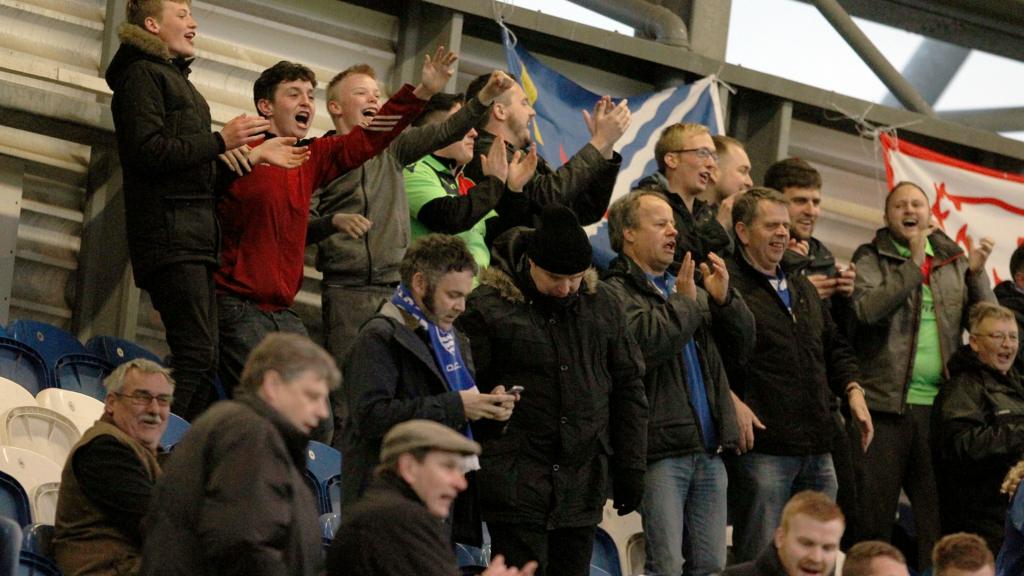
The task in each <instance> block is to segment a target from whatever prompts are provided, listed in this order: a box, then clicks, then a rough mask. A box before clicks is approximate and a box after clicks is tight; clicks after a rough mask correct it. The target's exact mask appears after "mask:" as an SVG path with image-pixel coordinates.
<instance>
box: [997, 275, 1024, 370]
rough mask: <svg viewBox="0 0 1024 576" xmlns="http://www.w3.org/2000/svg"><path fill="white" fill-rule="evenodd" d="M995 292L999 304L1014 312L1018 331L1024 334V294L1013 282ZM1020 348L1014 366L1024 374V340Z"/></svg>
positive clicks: (999, 286)
mask: <svg viewBox="0 0 1024 576" xmlns="http://www.w3.org/2000/svg"><path fill="white" fill-rule="evenodd" d="M993 292H995V294H996V300H999V304H1001V305H1003V306H1006V307H1007V308H1009V309H1010V310H1013V315H1014V316H1016V317H1017V330H1018V331H1019V332H1020V333H1021V334H1024V292H1022V291H1021V290H1020V288H1017V285H1016V284H1014V283H1013V281H1012V280H1005V281H1003V282H1000V283H999V285H998V286H996V287H995V289H994V290H993ZM1019 346H1020V347H1019V348H1018V349H1017V359H1016V360H1015V361H1014V363H1013V365H1014V367H1015V368H1016V369H1017V373H1018V374H1024V340H1021V341H1020V344H1019Z"/></svg>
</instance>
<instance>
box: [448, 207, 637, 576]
mask: <svg viewBox="0 0 1024 576" xmlns="http://www.w3.org/2000/svg"><path fill="white" fill-rule="evenodd" d="M590 257H591V252H590V243H589V242H588V240H587V235H586V233H585V232H584V231H583V229H582V228H581V227H580V225H579V222H578V221H577V220H576V216H575V215H574V214H573V212H572V211H571V210H569V209H568V208H566V207H564V206H561V205H557V204H556V205H549V206H546V207H545V208H544V210H543V212H542V213H541V217H540V225H539V226H538V227H537V228H536V229H535V230H531V229H529V228H521V227H520V228H513V229H511V230H509V231H508V232H506V233H504V234H502V235H501V236H499V237H498V238H497V239H496V240H495V241H494V244H493V246H492V249H491V266H490V268H488V269H486V270H485V271H484V272H483V273H481V275H480V286H479V287H477V289H476V290H474V291H473V293H472V294H471V295H470V297H469V300H468V301H467V303H466V306H467V310H466V312H464V313H463V314H462V315H461V316H460V317H459V319H458V320H457V322H456V323H457V325H458V327H459V330H460V331H461V332H462V333H463V334H465V335H466V336H468V337H469V339H470V344H471V348H472V355H473V358H474V359H475V363H476V370H477V372H476V374H477V381H476V382H477V386H478V387H479V389H480V391H481V392H487V391H490V390H491V389H492V388H494V387H495V386H498V385H502V386H504V387H505V389H506V390H512V389H514V388H513V387H514V386H521V387H522V388H523V389H522V391H521V394H520V401H519V402H518V403H517V405H516V411H515V412H514V413H513V415H512V418H511V419H510V420H509V421H508V422H486V423H485V424H484V425H482V426H479V427H478V429H475V430H474V431H475V432H476V433H477V436H476V437H477V438H478V440H479V441H480V443H481V444H482V445H483V453H482V455H481V457H480V470H479V472H478V475H477V479H478V485H479V501H480V509H481V512H482V515H483V518H484V520H485V521H487V527H488V530H489V531H490V534H491V548H492V553H494V554H502V555H504V556H505V558H506V559H507V560H508V561H509V562H511V563H513V565H517V564H518V565H521V564H522V563H524V562H527V561H530V560H537V561H538V562H539V563H540V569H539V570H538V571H537V574H538V575H543V574H549V575H556V574H557V575H559V576H563V575H564V576H584V575H586V574H588V573H589V569H590V556H591V551H592V546H593V540H594V532H595V528H596V527H597V524H598V522H600V520H601V515H602V509H603V506H604V503H605V500H606V499H607V498H608V496H609V494H608V491H607V482H606V479H607V478H608V476H609V474H610V475H611V477H612V481H613V482H612V485H613V486H612V488H613V497H614V501H615V507H616V509H618V511H619V514H620V515H625V514H628V513H629V512H632V511H633V510H635V509H636V507H637V506H638V505H639V503H640V500H641V498H642V497H643V488H644V481H643V480H644V470H645V466H646V463H645V462H646V442H647V399H646V396H645V395H644V388H643V382H642V380H641V377H642V375H643V359H642V356H641V354H640V352H639V350H638V348H637V346H636V343H635V342H634V341H633V338H632V337H631V336H630V334H629V331H628V330H627V327H626V322H625V318H624V317H623V315H622V312H621V309H620V307H619V305H618V303H617V300H615V296H614V295H613V294H612V293H611V292H610V291H609V290H608V288H607V287H606V286H604V285H603V284H601V283H600V282H599V281H598V279H597V274H596V272H595V271H594V270H593V269H592V268H591V267H590Z"/></svg>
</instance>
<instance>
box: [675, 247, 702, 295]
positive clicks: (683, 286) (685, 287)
mask: <svg viewBox="0 0 1024 576" xmlns="http://www.w3.org/2000/svg"><path fill="white" fill-rule="evenodd" d="M694 268H695V266H694V262H693V257H692V256H690V253H689V252H687V253H686V256H683V263H682V265H681V266H680V267H679V275H678V276H676V292H679V293H680V294H683V295H684V296H686V297H688V298H690V299H691V300H696V299H697V283H696V282H695V281H694V279H693V270H694Z"/></svg>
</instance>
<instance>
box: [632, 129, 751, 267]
mask: <svg viewBox="0 0 1024 576" xmlns="http://www.w3.org/2000/svg"><path fill="white" fill-rule="evenodd" d="M654 157H655V160H657V162H658V171H657V172H655V173H654V174H651V175H649V176H647V177H645V178H643V179H642V180H640V182H639V183H638V184H637V187H638V188H649V189H652V190H657V191H659V192H661V193H663V194H664V195H665V196H667V197H668V199H669V204H671V206H672V214H673V216H674V218H675V228H676V230H677V231H678V233H679V235H678V238H677V242H676V254H675V259H674V261H673V263H672V266H670V267H669V272H671V273H672V274H678V272H679V267H680V266H681V265H682V262H683V257H684V256H686V253H687V252H689V253H690V254H691V256H692V258H693V259H694V262H695V263H696V264H697V265H700V264H701V263H704V262H707V261H708V253H709V252H714V253H715V254H718V255H719V256H722V257H725V256H726V255H728V254H730V253H731V252H732V239H731V238H730V236H729V233H728V232H726V230H725V228H723V227H722V225H721V224H720V223H719V222H718V219H717V215H718V212H717V210H716V209H715V208H714V207H712V206H711V205H710V204H708V203H707V202H705V201H704V200H701V199H700V198H699V196H700V195H701V194H704V193H705V192H706V191H707V190H709V189H710V188H712V187H713V186H714V180H715V171H716V167H717V165H718V152H716V151H715V141H714V140H713V139H712V138H711V132H709V131H708V128H707V126H703V125H701V124H673V125H671V126H669V127H668V128H665V129H664V130H663V131H662V132H661V136H660V137H659V138H658V143H657V144H655V145H654Z"/></svg>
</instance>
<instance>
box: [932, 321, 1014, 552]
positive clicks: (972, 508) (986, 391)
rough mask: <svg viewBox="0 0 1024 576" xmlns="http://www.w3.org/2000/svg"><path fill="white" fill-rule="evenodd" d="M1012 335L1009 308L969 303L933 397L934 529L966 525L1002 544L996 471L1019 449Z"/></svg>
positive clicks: (1000, 473)
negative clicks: (965, 327)
mask: <svg viewBox="0 0 1024 576" xmlns="http://www.w3.org/2000/svg"><path fill="white" fill-rule="evenodd" d="M1019 341H1020V334H1019V333H1018V329H1017V321H1016V319H1015V318H1014V316H1013V311H1012V310H1010V309H1008V308H1004V307H1003V306H999V305H997V304H994V303H992V302H979V303H978V304H975V305H974V307H973V308H971V314H970V340H969V343H968V344H967V345H966V346H961V347H960V349H959V350H957V351H956V353H955V354H954V355H953V357H952V358H950V360H949V363H948V364H947V365H946V367H947V369H948V370H949V379H948V380H946V382H945V383H943V385H942V387H941V388H940V389H939V395H938V396H937V397H936V398H935V408H934V411H933V416H934V417H935V427H934V430H933V436H932V437H933V440H934V441H935V446H936V448H937V449H936V459H937V462H936V464H937V465H936V481H937V484H938V487H939V516H940V518H941V521H942V532H943V533H946V534H949V533H951V532H971V533H973V534H978V535H979V536H982V537H983V538H985V540H986V542H987V543H988V546H989V548H991V549H992V550H999V549H1000V547H1001V546H1002V543H1003V534H1004V531H1003V521H1004V520H1005V518H1006V509H1007V507H1008V506H1009V501H1008V500H1007V498H1006V495H1005V494H1003V493H1001V491H1000V487H1001V486H1002V483H1003V478H1004V477H1005V476H1006V474H1007V472H1009V471H1010V468H1011V467H1013V465H1014V464H1016V463H1017V461H1018V460H1019V459H1020V456H1021V454H1024V386H1022V384H1021V380H1020V374H1019V373H1018V372H1017V370H1016V369H1015V368H1014V359H1015V358H1016V357H1017V345H1018V343H1019Z"/></svg>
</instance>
